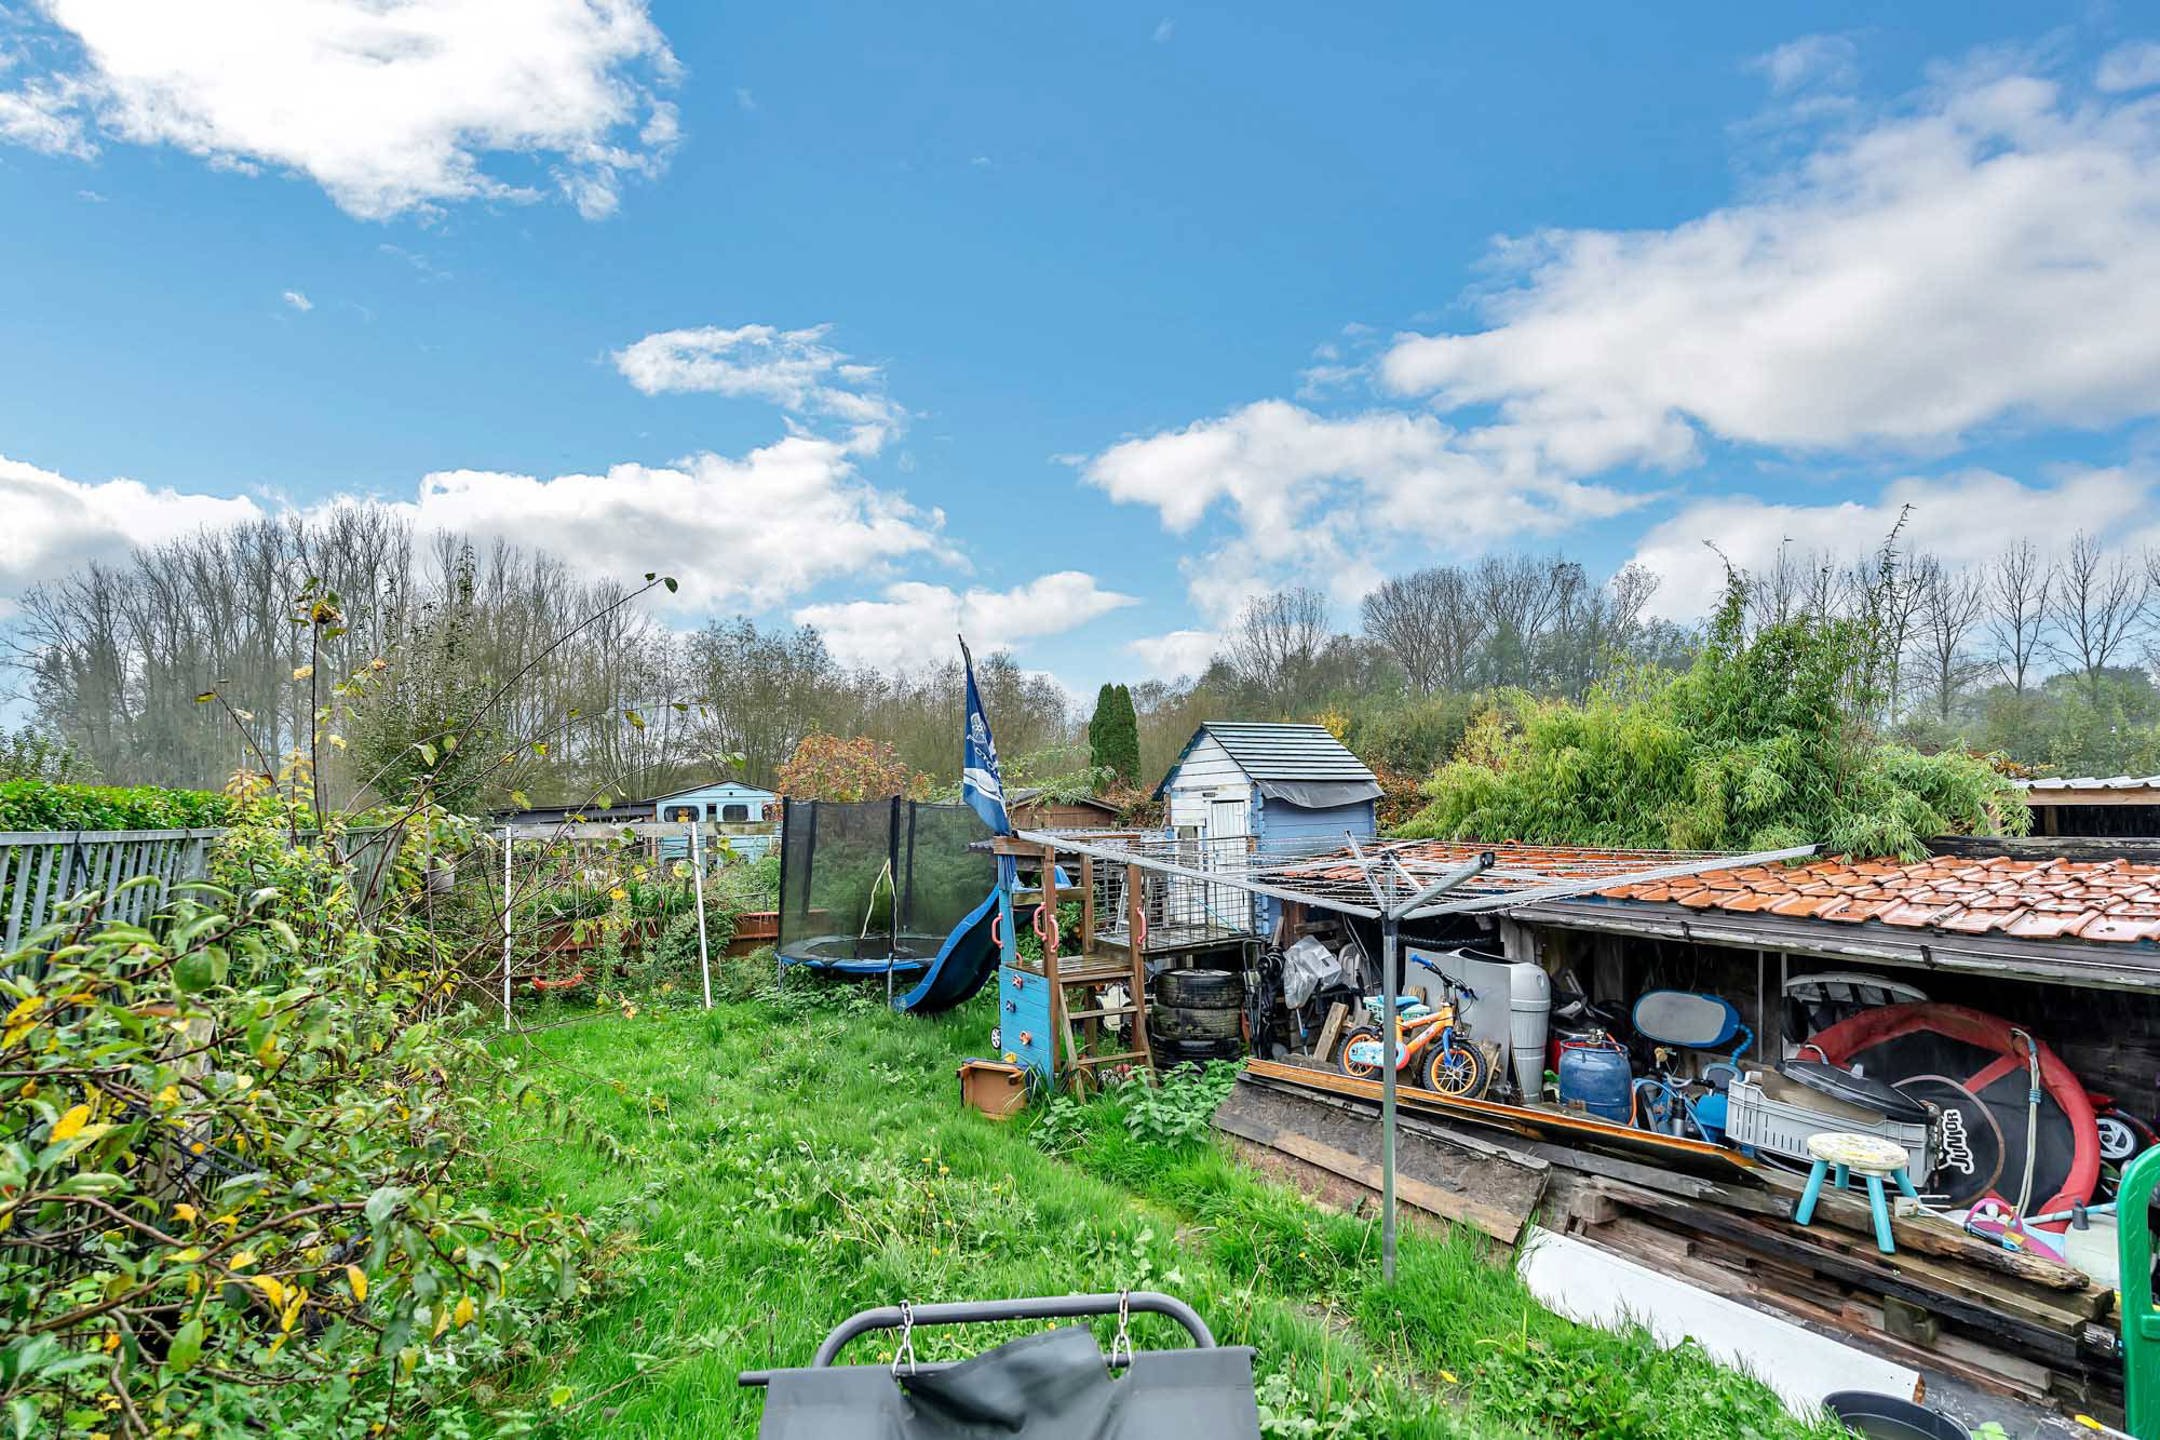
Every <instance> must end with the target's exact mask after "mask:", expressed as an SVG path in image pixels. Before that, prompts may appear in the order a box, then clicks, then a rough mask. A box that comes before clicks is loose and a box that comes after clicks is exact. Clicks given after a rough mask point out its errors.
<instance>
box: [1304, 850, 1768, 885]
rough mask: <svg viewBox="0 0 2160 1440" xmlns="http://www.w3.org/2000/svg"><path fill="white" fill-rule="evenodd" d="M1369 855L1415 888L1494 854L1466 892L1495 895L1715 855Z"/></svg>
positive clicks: (1331, 867)
mask: <svg viewBox="0 0 2160 1440" xmlns="http://www.w3.org/2000/svg"><path fill="white" fill-rule="evenodd" d="M1341 853H1343V852H1338V854H1341ZM1368 853H1369V854H1374V855H1384V856H1385V857H1386V858H1387V860H1388V862H1389V863H1391V864H1393V865H1394V866H1396V867H1397V868H1398V869H1399V870H1400V871H1401V873H1402V874H1403V875H1404V876H1405V877H1406V878H1408V879H1409V880H1411V881H1413V882H1415V883H1417V884H1424V883H1426V882H1429V881H1432V880H1437V879H1439V878H1440V877H1441V876H1442V875H1445V874H1447V873H1448V872H1449V871H1450V870H1453V869H1455V868H1456V867H1457V866H1460V865H1464V864H1467V863H1468V862H1470V861H1472V860H1475V859H1476V858H1477V857H1478V856H1480V855H1491V856H1492V857H1493V864H1492V868H1491V869H1490V870H1487V871H1486V872H1485V873H1484V874H1482V875H1480V876H1478V877H1477V879H1476V880H1475V881H1473V882H1472V883H1471V884H1470V885H1469V886H1467V887H1466V889H1465V892H1464V893H1475V894H1496V895H1497V894H1506V893H1508V892H1510V891H1515V890H1532V889H1540V888H1543V887H1545V886H1548V885H1555V884H1560V883H1564V882H1567V881H1571V880H1603V879H1607V878H1611V877H1618V876H1622V875H1639V874H1641V873H1642V872H1644V871H1646V870H1656V869H1660V868H1663V867H1665V866H1670V865H1680V864H1687V863H1690V862H1692V861H1696V860H1709V859H1712V858H1715V856H1716V854H1717V852H1716V851H1713V850H1612V849H1604V848H1598V847H1589V846H1580V845H1524V844H1522V843H1520V842H1518V841H1513V840H1509V841H1505V842H1503V843H1500V844H1497V845H1482V844H1479V843H1478V842H1476V841H1474V840H1387V841H1380V842H1377V843H1375V844H1374V845H1373V847H1372V849H1371V850H1370V851H1369V852H1368ZM1330 858H1331V859H1332V857H1330ZM1734 858H1738V857H1734ZM1297 868H1299V867H1294V866H1293V867H1287V868H1286V873H1287V870H1288V869H1297ZM1302 870H1303V873H1306V874H1309V875H1312V876H1314V877H1316V878H1319V879H1324V880H1332V881H1350V880H1359V881H1362V876H1363V872H1362V871H1361V870H1360V869H1359V868H1358V867H1357V865H1355V864H1348V865H1341V864H1332V863H1329V861H1327V860H1316V861H1310V862H1307V863H1306V865H1305V866H1303V867H1302ZM1674 883H1676V884H1684V883H1688V882H1684V881H1676V882H1674Z"/></svg>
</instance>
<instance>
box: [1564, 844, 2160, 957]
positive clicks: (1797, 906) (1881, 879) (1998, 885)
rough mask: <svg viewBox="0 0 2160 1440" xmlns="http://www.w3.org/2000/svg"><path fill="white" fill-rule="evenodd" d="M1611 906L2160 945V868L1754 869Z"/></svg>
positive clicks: (1890, 863)
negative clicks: (1634, 905)
mask: <svg viewBox="0 0 2160 1440" xmlns="http://www.w3.org/2000/svg"><path fill="white" fill-rule="evenodd" d="M1599 894H1600V895H1601V896H1602V897H1603V898H1605V899H1608V900H1622V901H1634V902H1645V903H1652V904H1655V903H1670V904H1673V905H1677V906H1680V907H1682V908H1684V909H1687V910H1696V911H1710V910H1715V911H1721V912H1724V913H1726V914H1743V915H1751V914H1764V915H1772V916H1783V917H1787V918H1791V919H1799V920H1809V921H1817V922H1830V923H1834V924H1840V925H1859V924H1864V923H1868V922H1875V923H1877V924H1882V925H1887V926H1892V927H1895V928H1897V929H1902V930H1907V931H1932V932H1935V933H1939V934H1949V935H1966V936H1981V935H1994V936H2004V937H2007V938H2010V939H2014V940H2087V941H2102V942H2108V943H2112V944H2136V943H2139V942H2147V943H2151V942H2154V941H2160V864H2154V863H2151V862H2146V861H2135V860H2067V859H2057V860H2032V859H2018V858H2013V857H2010V856H2003V855H1996V856H1989V857H1986V858H1976V857H1972V856H1958V855H1937V856H1935V857H1933V858H1931V859H1927V860H1920V861H1915V862H1912V863H1910V864H1907V863H1902V862H1900V861H1896V860H1863V861H1851V860H1824V861H1818V862H1817V863H1815V864H1812V865H1803V866H1797V867H1786V866H1778V865H1751V866H1747V867H1744V868H1739V869H1731V870H1718V871H1711V872H1709V873H1706V874H1702V875H1695V876H1689V877H1687V878H1685V879H1677V880H1650V881H1644V882H1640V883H1632V884H1624V885H1617V886H1614V887H1612V888H1610V889H1607V890H1603V891H1600V892H1599Z"/></svg>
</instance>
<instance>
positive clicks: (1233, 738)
mask: <svg viewBox="0 0 2160 1440" xmlns="http://www.w3.org/2000/svg"><path fill="white" fill-rule="evenodd" d="M1200 728H1201V729H1202V730H1204V731H1206V732H1207V733H1208V734H1210V735H1212V736H1214V737H1215V739H1216V742H1217V743H1218V744H1220V745H1221V746H1222V747H1223V749H1225V750H1227V751H1229V752H1230V758H1231V759H1233V760H1235V761H1237V763H1238V766H1239V768H1240V769H1242V770H1244V772H1245V773H1246V774H1248V775H1250V776H1252V777H1253V779H1255V780H1372V779H1373V772H1372V771H1371V770H1370V769H1369V768H1367V766H1366V764H1365V762H1364V761H1362V760H1360V759H1358V758H1357V756H1355V755H1353V754H1351V753H1350V750H1349V748H1348V747H1347V746H1345V745H1344V744H1343V743H1342V741H1340V740H1337V739H1336V738H1335V737H1334V736H1333V735H1330V734H1329V733H1328V732H1327V730H1326V729H1325V728H1324V727H1322V726H1319V725H1293V724H1259V723H1246V722H1242V721H1226V720H1210V721H1208V722H1207V723H1206V724H1204V725H1202V726H1201V727H1200Z"/></svg>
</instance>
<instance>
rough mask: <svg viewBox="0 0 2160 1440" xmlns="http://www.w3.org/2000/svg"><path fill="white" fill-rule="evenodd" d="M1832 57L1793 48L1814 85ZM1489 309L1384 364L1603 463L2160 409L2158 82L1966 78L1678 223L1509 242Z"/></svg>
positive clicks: (1495, 432) (1403, 378) (1569, 454)
mask: <svg viewBox="0 0 2160 1440" xmlns="http://www.w3.org/2000/svg"><path fill="white" fill-rule="evenodd" d="M1821 63H1822V57H1821V56H1820V55H1819V54H1817V55H1814V56H1812V57H1806V56H1803V57H1796V58H1793V59H1791V60H1789V61H1788V62H1787V63H1786V64H1784V65H1783V66H1778V65H1772V66H1770V71H1771V74H1772V77H1773V79H1774V80H1775V79H1777V78H1778V77H1779V76H1780V75H1784V76H1787V77H1790V78H1791V80H1792V83H1799V82H1800V80H1801V79H1802V78H1804V77H1805V76H1806V75H1807V74H1809V73H1811V71H1812V70H1819V69H1820V67H1821ZM1499 258H1500V259H1501V260H1502V262H1503V263H1504V264H1505V265H1506V266H1508V267H1509V268H1510V269H1511V270H1512V271H1513V273H1514V274H1515V275H1516V276H1517V278H1518V280H1519V283H1518V284H1516V285H1515V286H1514V287H1513V288H1511V289H1509V290H1507V291H1505V292H1504V293H1502V294H1501V295H1500V296H1499V297H1498V298H1497V299H1495V300H1493V301H1491V302H1490V304H1489V313H1490V314H1491V316H1492V319H1493V320H1494V322H1495V323H1494V324H1493V325H1492V326H1491V328H1489V329H1486V330H1483V331H1480V332H1476V333H1470V334H1441V335H1404V336H1400V337H1398V338H1397V340H1396V343H1395V344H1394V346H1393V347H1392V349H1391V350H1390V351H1389V352H1388V353H1387V355H1386V356H1385V358H1384V360H1383V362H1382V366H1381V374H1382V377H1383V379H1384V381H1385V382H1386V384H1387V385H1388V386H1389V387H1390V388H1392V389H1393V390H1394V391H1396V392H1397V393H1398V394H1401V395H1405V396H1430V397H1432V399H1433V401H1434V403H1435V404H1436V405H1437V406H1439V407H1440V408H1442V409H1444V410H1445V409H1455V408H1459V407H1468V406H1492V407H1496V408H1497V412H1498V417H1499V424H1498V425H1496V426H1494V427H1492V428H1491V429H1490V430H1489V431H1488V432H1486V435H1485V438H1486V439H1487V440H1488V441H1489V442H1490V443H1493V444H1502V445H1505V446H1507V447H1508V448H1510V449H1511V450H1513V451H1514V452H1516V453H1517V454H1519V455H1521V456H1522V457H1524V458H1525V459H1526V460H1528V461H1530V462H1532V463H1536V464H1539V465H1543V466H1550V467H1554V468H1557V469H1560V470H1562V471H1564V472H1567V473H1574V474H1586V473H1590V472H1593V471H1596V470H1600V469H1604V468H1608V467H1612V466H1617V465H1625V464H1655V465H1668V466H1669V465H1675V464H1679V463H1683V462H1686V461H1687V460H1689V459H1690V458H1691V457H1692V456H1693V455H1694V453H1695V448H1696V444H1697V437H1698V435H1699V434H1700V433H1702V432H1707V433H1708V434H1710V435H1714V436H1717V437H1720V438H1722V439H1725V440H1729V441H1737V442H1741V443H1747V444H1756V445H1766V446H1779V447H1789V448H1793V449H1801V450H1834V449H1851V448H1857V447H1865V446H1877V445H1885V444H1887V445H1889V446H1892V447H1896V448H1901V449H1943V448H1947V447H1951V446H1954V445H1956V444H1957V443H1959V442H1960V440H1962V439H1963V438H1965V437H1967V436H1968V435H1970V434H1971V433H1972V432H1973V431H1975V430H1976V429H1978V428H1980V427H1983V426H1990V425H1998V424H2004V423H2008V424H2041V425H2047V424H2060V425H2077V426H2090V425H2099V424H2107V423H2113V422H2117V421H2121V420H2124V419H2127V418H2133V417H2138V416H2143V415H2149V414H2152V413H2154V412H2155V411H2160V97H2145V98H2126V99H2115V100H2109V99H2104V98H2090V97H2087V98H2082V99H2081V98H2077V97H2073V96H2066V95H2065V93H2064V92H2063V90H2062V89H2061V87H2059V86H2058V85H2057V84H2056V83H2055V82H2054V81H2052V80H2049V79H2045V78H2040V77H2036V76H2032V75H2024V74H2015V73H2003V72H2002V71H2001V70H1999V69H1998V70H1995V71H1991V72H1987V73H1980V72H1976V71H1967V72H1962V73H1958V74H1954V75H1952V76H1950V77H1949V78H1947V79H1945V80H1943V81H1942V82H1941V83H1939V84H1938V85H1937V86H1936V87H1935V88H1933V89H1931V90H1929V91H1927V92H1925V93H1923V94H1922V95H1920V96H1919V97H1916V98H1915V99H1914V100H1912V101H1911V102H1909V104H1908V106H1907V108H1905V109H1903V110H1900V111H1899V112H1897V113H1896V114H1895V115H1893V116H1892V117H1891V118H1888V119H1882V120H1878V121H1877V122H1875V123H1873V124H1872V125H1869V126H1861V127H1858V128H1854V129H1850V130H1847V131H1845V132H1843V133H1841V134H1840V135H1839V136H1838V137H1837V138H1834V139H1830V140H1826V141H1822V142H1820V143H1819V144H1818V145H1817V146H1816V148H1815V149H1814V150H1813V151H1812V153H1810V154H1808V155H1806V156H1805V157H1804V158H1803V159H1802V160H1801V161H1800V162H1799V163H1798V164H1797V165H1796V166H1795V167H1794V168H1792V169H1791V170H1790V171H1789V172H1788V173H1786V174H1785V175H1784V176H1783V177H1782V178H1781V179H1779V180H1777V181H1776V182H1774V183H1772V184H1771V185H1769V186H1768V187H1767V188H1766V190H1765V192H1764V193H1763V194H1762V195H1761V196H1760V197H1759V198H1753V199H1750V200H1747V201H1745V202H1743V203H1739V204H1735V205H1732V206H1729V207H1727V208H1724V209H1721V210H1716V211H1713V212H1711V213H1710V214H1707V215H1705V216H1703V217H1701V218H1699V219H1696V220H1692V221H1689V222H1687V223H1686V224H1682V225H1679V226H1677V227H1675V228H1673V229H1670V230H1652V231H1635V232H1618V231H1602V230H1568V231H1554V232H1550V233H1546V234H1543V235H1539V236H1536V237H1534V238H1532V239H1529V240H1524V241H1517V242H1510V243H1508V244H1506V245H1504V246H1503V247H1502V248H1501V250H1500V252H1499Z"/></svg>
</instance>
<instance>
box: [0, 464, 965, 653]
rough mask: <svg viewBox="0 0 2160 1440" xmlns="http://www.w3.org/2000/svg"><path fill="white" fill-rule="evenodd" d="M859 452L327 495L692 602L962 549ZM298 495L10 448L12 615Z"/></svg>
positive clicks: (741, 603) (460, 478)
mask: <svg viewBox="0 0 2160 1440" xmlns="http://www.w3.org/2000/svg"><path fill="white" fill-rule="evenodd" d="M854 454H855V452H854V451H853V450H852V449H851V447H850V446H849V445H848V444H847V443H845V442H843V441H838V440H829V439H822V438H819V437H816V436H809V435H791V436H788V437H786V438H785V439H782V440H779V441H776V442H775V443H773V444H771V445H767V446H765V447H763V448H761V449H757V450H753V451H751V452H750V453H749V454H748V455H746V456H743V457H742V458H740V459H736V458H731V457H728V456H722V455H714V454H710V453H705V454H698V455H692V456H690V457H688V458H686V459H683V460H680V461H677V462H676V463H674V464H672V465H664V466H647V465H636V464H624V465H616V466H613V467H611V468H610V469H609V470H608V471H607V472H606V473H605V474H600V475H578V474H574V475H557V476H552V477H546V478H542V477H538V476H532V475H515V474H505V473H502V472H498V471H487V470H447V471H440V472H437V473H434V474H430V475H427V476H425V477H423V479H422V480H421V482H420V485H419V487H418V491H417V494H416V495H415V496H414V497H413V498H410V499H396V498H390V499H384V498H378V497H344V496H341V497H337V498H336V499H333V500H330V501H325V502H323V505H324V506H328V505H335V504H345V503H358V504H377V505H383V506H387V507H388V508H390V509H393V510H396V511H398V512H400V513H401V514H403V515H405V516H407V517H409V518H410V519H412V520H413V522H414V523H415V524H416V525H417V526H418V527H419V528H420V529H421V530H422V531H423V532H424V531H428V530H434V529H445V530H457V531H462V532H465V533H467V534H470V535H473V536H475V537H476V538H481V539H498V538H499V539H503V540H508V541H512V542H514V543H516V544H520V545H528V546H535V547H538V548H541V549H545V550H547V551H549V552H550V553H552V554H554V555H555V556H557V557H558V558H560V559H562V560H564V561H565V562H567V563H568V564H570V565H572V566H574V567H576V568H577V569H579V570H581V571H583V572H585V573H586V574H589V575H593V576H597V577H608V578H613V579H619V580H624V581H630V582H635V581H636V580H637V578H638V577H639V576H641V575H644V574H645V573H647V572H649V571H657V572H659V573H662V574H668V575H673V576H674V577H676V578H677V579H678V580H679V581H680V582H681V590H680V591H679V592H678V593H677V594H676V595H675V596H674V597H673V599H672V602H671V603H673V604H674V605H675V606H677V607H678V608H682V609H694V610H719V609H726V608H731V607H740V608H745V609H751V610H762V609H766V608H769V607H772V606H775V605H781V604H785V603H787V602H788V601H791V600H793V599H795V598H797V597H798V596H800V595H802V594H803V593H804V592H806V591H808V590H810V589H811V588H813V587H815V586H817V585H820V584H824V583H826V582H829V581H835V580H845V579H847V578H850V577H856V576H862V575H866V574H867V575H873V576H875V575H878V574H880V573H884V572H887V571H889V569H890V567H892V566H893V565H895V564H897V563H898V562H901V561H904V560H908V559H911V558H923V557H930V558H936V559H941V560H950V559H952V558H954V557H953V555H952V552H951V550H950V547H949V546H948V545H947V543H946V541H945V539H944V538H943V534H942V531H943V527H944V518H945V517H944V515H943V514H942V513H941V512H939V511H936V510H927V511H926V510H921V509H917V508H916V507H915V506H914V505H912V504H910V503H909V502H908V501H907V499H906V498H905V497H903V496H901V495H898V494H894V493H891V492H888V491H884V490H880V489H878V488H877V487H876V486H874V485H872V484H870V483H869V482H868V481H866V480H864V479H863V478H862V477H861V475H860V474H859V473H858V472H857V471H856V469H855V464H854ZM295 508H301V507H294V506H290V505H281V504H278V503H276V502H269V503H265V504H258V503H257V502H256V501H254V500H252V499H249V498H247V497H244V496H241V497H229V496H217V495H201V494H186V493H182V492H178V491H173V490H153V489H151V488H150V487H148V486H145V485H143V484H141V483H139V482H137V481H134V480H109V481H105V482H102V483H92V484H86V483H83V482H79V481H75V480H70V479H67V478H66V477H64V476H61V475H56V474H53V473H51V472H50V471H45V470H39V469H36V468H35V467H33V466H30V465H27V464H24V463H22V462H19V461H10V460H6V459H4V458H0V514H5V515H6V516H7V517H8V523H7V524H6V525H4V526H0V616H4V615H5V613H6V612H7V610H8V608H10V601H9V599H8V597H9V596H12V595H17V594H20V592H21V591H22V590H23V589H24V588H26V587H27V586H29V585H32V584H35V583H36V582H38V581H40V580H50V579H54V578H56V577H59V576H61V575H64V574H66V573H67V572H69V571H70V570H72V569H75V568H76V567H78V566H80V565H82V564H84V563H85V562H87V561H89V560H94V559H122V558H125V556H126V555H127V553H128V552H129V550H130V549H132V548H133V547H135V546H139V545H156V544H159V543H161V542H163V541H167V540H171V539H174V538H176V537H177V536H181V535H185V534H189V533H192V532H193V531H195V530H197V529H200V528H203V527H205V526H223V525H229V524H234V523H237V522H239V521H244V520H252V519H256V518H259V517H261V516H263V515H266V514H277V513H284V512H287V511H290V510H292V509H295ZM308 508H322V507H308ZM663 602H664V603H667V602H665V597H663Z"/></svg>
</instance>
